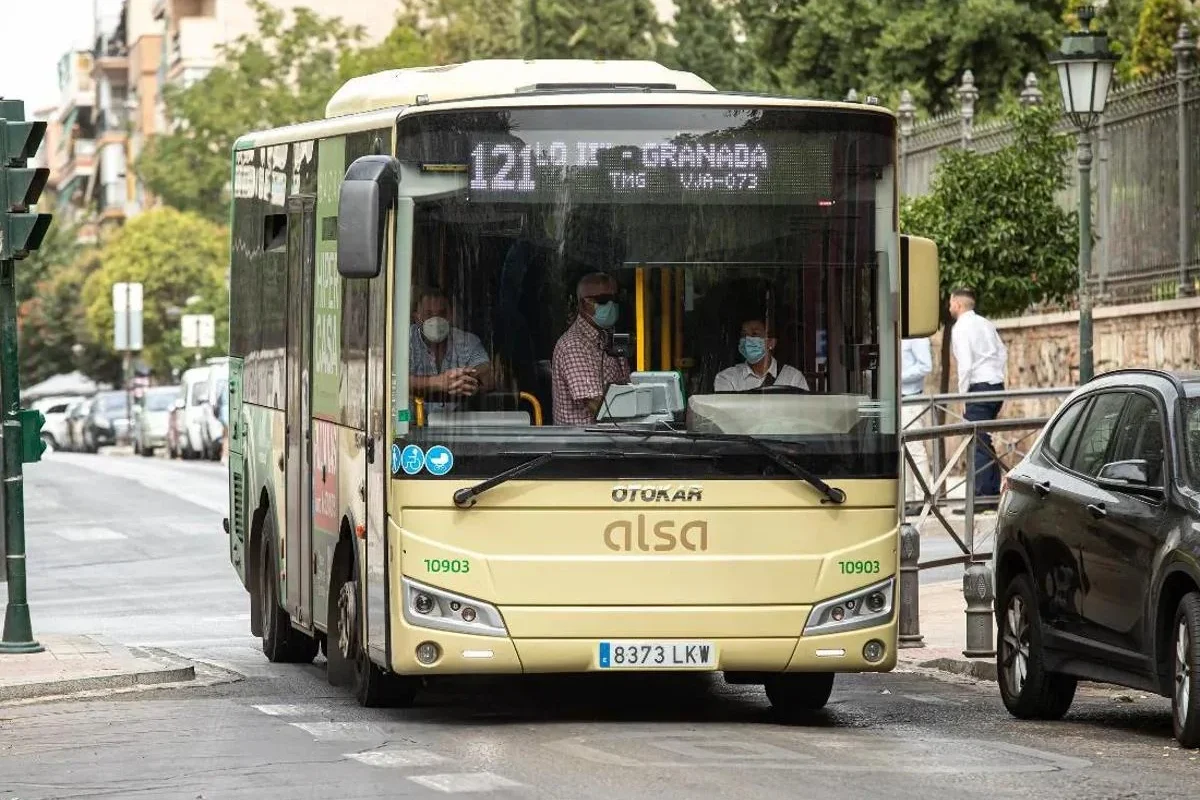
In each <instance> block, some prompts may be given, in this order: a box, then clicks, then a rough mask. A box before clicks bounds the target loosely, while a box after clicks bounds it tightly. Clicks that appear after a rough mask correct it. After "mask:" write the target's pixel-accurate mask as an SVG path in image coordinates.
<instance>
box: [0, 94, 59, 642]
mask: <svg viewBox="0 0 1200 800" xmlns="http://www.w3.org/2000/svg"><path fill="white" fill-rule="evenodd" d="M45 135H46V123H44V122H26V121H25V104H24V103H23V102H21V101H20V100H4V99H0V201H2V202H3V205H2V206H0V415H2V419H3V430H4V454H3V470H2V472H0V475H2V477H3V485H4V520H3V521H4V541H5V548H4V549H5V552H4V569H5V576H6V578H7V583H8V603H7V605H6V606H5V610H4V635H3V638H2V639H0V654H6V653H37V652H40V651H41V650H42V646H41V645H40V644H38V642H37V641H36V640H35V639H34V638H33V625H32V623H31V622H30V619H29V600H28V597H27V594H26V585H25V578H26V575H25V492H24V475H23V474H22V473H23V467H22V465H23V464H26V463H30V462H34V461H37V460H39V459H40V458H41V455H42V451H44V450H45V447H46V446H45V444H43V443H42V441H41V427H42V423H44V422H45V417H43V416H42V415H41V413H40V412H38V411H23V410H22V409H21V383H20V380H21V378H20V374H21V373H20V370H19V368H18V365H19V361H18V357H19V354H18V352H17V297H16V272H17V261H18V260H20V259H23V258H25V257H26V256H28V255H29V251H31V250H36V249H37V248H38V247H40V246H41V244H42V239H44V238H45V236H46V231H47V230H48V229H49V228H50V220H51V217H50V215H49V214H38V213H37V212H36V211H32V210H31V206H34V205H35V204H36V203H37V201H38V198H39V197H40V196H41V194H42V190H43V189H44V188H45V187H46V180H47V179H48V178H49V177H50V170H48V169H46V168H44V167H42V168H36V169H31V168H29V167H28V166H27V163H26V162H27V161H28V160H29V159H30V158H33V156H34V155H35V154H36V153H37V150H38V146H39V145H40V144H41V142H42V137H44V136H45Z"/></svg>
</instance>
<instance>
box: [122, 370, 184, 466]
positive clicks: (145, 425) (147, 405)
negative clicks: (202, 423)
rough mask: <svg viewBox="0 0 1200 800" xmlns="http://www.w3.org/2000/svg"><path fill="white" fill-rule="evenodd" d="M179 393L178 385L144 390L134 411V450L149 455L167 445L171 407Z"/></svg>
mask: <svg viewBox="0 0 1200 800" xmlns="http://www.w3.org/2000/svg"><path fill="white" fill-rule="evenodd" d="M179 395H180V387H178V386H155V387H152V388H149V389H145V390H143V392H142V399H141V402H140V403H138V405H137V407H136V408H135V409H134V413H133V433H132V437H133V452H135V453H139V454H141V455H143V456H147V457H149V456H153V455H154V451H155V450H157V449H158V448H160V447H163V446H164V445H166V443H167V425H168V422H169V420H170V415H171V408H172V406H173V405H174V404H175V401H176V400H178V399H179Z"/></svg>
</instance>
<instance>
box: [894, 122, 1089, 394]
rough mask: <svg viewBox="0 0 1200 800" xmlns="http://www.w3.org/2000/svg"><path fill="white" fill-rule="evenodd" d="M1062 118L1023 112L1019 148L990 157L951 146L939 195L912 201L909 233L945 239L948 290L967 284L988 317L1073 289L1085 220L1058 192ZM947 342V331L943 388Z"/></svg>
mask: <svg viewBox="0 0 1200 800" xmlns="http://www.w3.org/2000/svg"><path fill="white" fill-rule="evenodd" d="M1058 116H1059V112H1058V109H1057V108H1056V107H1054V106H1050V105H1043V106H1040V107H1034V108H1022V109H1020V110H1018V111H1016V112H1015V113H1014V117H1013V125H1014V133H1015V138H1014V141H1013V143H1012V144H1011V145H1009V146H1008V147H1005V148H1004V149H1002V150H999V151H997V152H994V153H986V154H981V153H976V152H973V151H969V150H949V151H945V152H944V153H943V155H942V161H941V162H940V163H939V164H938V167H937V171H936V173H935V174H934V179H933V185H932V191H931V192H930V193H929V194H927V195H923V196H920V197H915V198H911V199H908V200H906V201H905V203H904V205H903V207H902V209H901V215H900V220H901V225H902V227H903V229H904V231H905V232H906V233H912V234H915V235H918V236H927V237H929V238H931V239H933V240H934V241H935V242H937V245H938V260H939V264H940V268H941V284H942V291H943V293H944V294H945V295H949V293H950V292H951V291H952V290H953V289H954V288H956V287H959V286H969V287H971V288H973V289H974V290H975V291H976V292H977V294H978V308H979V310H980V312H981V313H984V314H989V315H993V316H1007V315H1015V314H1020V313H1022V312H1024V311H1026V310H1027V309H1028V308H1029V307H1030V306H1032V305H1034V304H1037V303H1040V302H1046V301H1063V300H1065V299H1066V298H1068V297H1070V296H1071V295H1072V294H1073V293H1074V290H1075V287H1076V272H1075V270H1076V266H1075V265H1076V255H1077V247H1078V238H1077V237H1078V222H1077V219H1076V215H1075V214H1074V213H1073V212H1067V211H1064V210H1063V209H1062V207H1061V206H1060V205H1059V204H1058V202H1057V200H1056V197H1055V195H1056V193H1058V192H1060V191H1062V190H1063V189H1064V188H1066V185H1067V172H1066V156H1067V152H1068V150H1069V149H1070V146H1071V143H1070V141H1069V140H1068V139H1067V138H1065V137H1061V136H1058V135H1056V134H1055V132H1054V126H1055V123H1056V122H1057V120H1058ZM947 333H948V331H947ZM948 346H949V336H948V335H947V336H946V337H945V338H944V339H943V348H942V349H943V358H942V390H943V391H945V390H946V388H947V386H948V383H949V375H950V373H949V369H950V367H949V358H948V354H949V350H948Z"/></svg>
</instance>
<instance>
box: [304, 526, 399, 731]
mask: <svg viewBox="0 0 1200 800" xmlns="http://www.w3.org/2000/svg"><path fill="white" fill-rule="evenodd" d="M362 607H363V604H362V587H361V584H360V583H359V581H358V573H357V570H356V569H355V565H354V555H353V551H352V549H351V545H349V544H348V541H347V540H342V542H341V543H339V544H338V547H337V550H336V551H335V554H334V558H333V570H332V571H331V574H330V578H329V617H328V626H329V634H328V636H327V637H326V639H327V644H326V652H327V655H326V661H327V664H328V666H327V675H328V679H329V682H330V683H331V684H333V685H334V686H345V685H349V686H350V688H351V691H352V693H353V694H354V698H355V699H356V700H358V703H359V705H361V706H363V707H365V708H404V707H408V706H411V705H412V704H413V701H414V700H415V699H416V695H417V689H418V688H419V682H418V681H417V679H416V678H408V677H401V676H399V675H393V674H391V673H388V672H386V671H384V670H383V669H382V668H380V667H379V665H377V664H376V663H375V662H373V661H371V658H370V656H369V655H368V654H367V651H366V648H365V647H364V646H363V643H362V637H361V635H360V631H361V630H362V622H361V617H360V610H361V609H362Z"/></svg>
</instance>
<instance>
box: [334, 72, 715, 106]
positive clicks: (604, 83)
mask: <svg viewBox="0 0 1200 800" xmlns="http://www.w3.org/2000/svg"><path fill="white" fill-rule="evenodd" d="M604 89H610V90H611V89H644V90H653V89H664V90H670V89H676V90H691V91H708V92H712V91H716V90H715V89H714V88H713V86H712V84H710V83H708V82H707V81H704V80H701V79H700V78H698V77H697V76H696V75H694V74H692V73H690V72H681V71H679V70H674V69H668V68H666V67H664V66H663V65H662V64H659V63H656V62H654V61H585V60H583V59H541V60H529V61H522V60H519V59H488V60H482V61H468V62H466V63H463V64H450V65H447V66H444V67H415V68H412V69H393V70H388V71H386V72H376V73H375V74H373V75H363V76H362V77H358V78H351V79H350V80H349V81H347V82H346V83H345V84H344V85H343V86H342V88H341V89H338V90H337V92H335V93H334V95H333V97H332V98H330V100H329V104H328V105H326V106H325V117H326V118H327V119H328V118H332V117H341V116H345V115H346V114H358V113H361V112H363V111H375V110H376V109H380V108H391V107H395V106H408V105H424V104H425V103H438V102H445V101H447V100H465V99H468V98H473V97H494V96H497V95H511V94H522V93H529V92H544V91H586V90H593V91H596V90H604Z"/></svg>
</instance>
